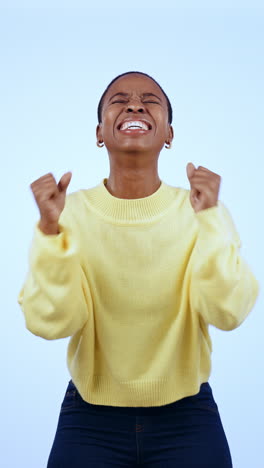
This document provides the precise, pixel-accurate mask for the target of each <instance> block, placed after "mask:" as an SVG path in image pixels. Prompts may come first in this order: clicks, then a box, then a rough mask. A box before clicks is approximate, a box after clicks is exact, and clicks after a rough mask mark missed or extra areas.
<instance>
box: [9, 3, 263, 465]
mask: <svg viewBox="0 0 264 468" xmlns="http://www.w3.org/2000/svg"><path fill="white" fill-rule="evenodd" d="M217 3H218V2H214V5H213V6H211V7H209V6H208V5H210V3H209V2H201V3H200V4H199V7H197V4H196V2H185V3H184V5H185V7H184V8H180V4H179V3H177V2H174V3H169V2H166V1H163V2H162V7H163V9H161V8H160V7H158V6H157V5H155V4H153V2H150V1H148V0H146V1H145V2H137V3H134V6H132V7H130V8H125V7H124V5H125V2H119V3H118V2H111V5H112V8H110V7H109V6H108V7H106V6H105V5H104V2H100V4H99V2H98V9H89V8H88V7H85V2H78V1H77V2H75V7H74V8H72V7H71V6H72V4H71V3H70V2H64V6H63V7H62V3H59V2H57V3H56V2H55V1H53V2H51V1H46V2H45V5H46V8H43V5H44V3H43V5H41V4H40V2H39V3H37V2H35V3H34V4H33V3H32V2H31V3H30V2H9V3H8V5H9V8H8V9H7V8H4V7H5V5H4V4H3V3H2V4H1V8H0V47H1V50H0V53H1V57H0V60H1V105H0V113H1V117H0V118H1V120H0V132H1V138H0V154H1V214H2V221H1V226H2V227H1V246H2V249H1V262H2V279H1V286H2V287H3V289H2V288H1V289H2V294H1V300H2V301H1V302H2V305H1V311H2V313H1V321H2V324H1V374H2V382H1V426H0V427H1V429H0V431H1V434H0V440H1V445H2V448H1V466H2V467H3V468H17V467H23V468H45V467H46V462H47V457H48V454H49V451H50V448H51V445H52V442H53V438H54V434H55V430H56V425H57V419H58V415H59V408H60V404H61V401H62V399H63V396H64V392H65V389H66V385H67V383H68V380H69V379H70V376H69V373H68V370H67V368H66V348H67V343H68V339H63V340H58V341H45V340H43V339H41V338H38V337H35V336H34V335H32V334H31V333H29V332H28V331H27V330H26V328H25V324H24V318H23V314H22V312H21V310H20V307H19V305H18V304H17V295H18V292H19V290H20V288H21V286H22V283H23V281H24V278H25V275H26V272H27V258H28V250H29V246H30V243H31V239H32V234H33V226H34V225H35V222H36V221H37V219H38V209H37V206H36V204H35V202H34V199H33V196H32V194H31V191H30V188H29V185H30V183H31V182H33V181H34V180H35V179H37V178H39V177H40V176H42V175H44V174H46V173H47V172H52V173H53V174H54V176H55V177H56V178H57V180H58V178H60V177H61V176H62V174H63V173H65V172H67V171H68V170H71V171H72V172H73V177H72V181H71V183H70V186H69V189H68V192H72V191H75V190H78V189H80V188H89V187H92V186H95V185H97V184H98V183H99V182H100V181H101V180H102V178H103V177H107V176H108V175H109V162H108V156H107V152H106V150H105V148H104V149H99V148H98V147H97V146H96V144H95V143H96V138H95V127H96V124H97V119H96V109H97V104H98V101H99V98H100V96H101V94H102V93H103V91H104V89H105V87H106V86H107V84H108V83H109V82H110V81H111V80H112V78H114V77H115V76H116V75H118V74H119V73H123V72H125V71H129V70H139V71H143V72H146V73H148V74H150V75H152V76H153V77H154V78H155V79H156V80H157V81H158V82H159V83H160V84H161V86H162V87H163V88H164V90H165V91H166V93H167V94H168V96H169V97H170V99H171V102H172V106H173V110H174V120H173V127H174V131H175V138H174V142H173V147H172V149H171V150H170V151H168V150H165V149H164V150H163V151H162V152H161V154H160V158H159V175H160V178H161V179H163V180H164V181H165V182H167V183H168V184H171V185H174V186H182V187H186V188H189V183H188V179H187V176H186V165H187V163H188V162H189V161H192V162H193V163H194V164H195V165H197V166H198V165H203V166H205V167H207V168H208V169H210V170H212V171H214V172H216V173H218V174H219V175H221V177H222V185H221V192H220V199H221V200H222V201H223V202H224V203H225V204H226V206H227V207H228V208H229V210H230V212H231V214H232V217H233V219H234V222H235V224H236V226H237V229H238V232H239V233H240V236H241V240H242V249H241V254H242V255H243V256H244V258H245V259H246V260H247V262H248V264H249V265H250V267H251V269H252V271H253V272H254V273H255V275H256V277H257V278H258V280H259V283H260V288H261V291H262V285H263V279H262V278H263V247H262V246H263V236H264V232H263V231H264V230H263V169H264V164H263V158H264V152H263V124H264V118H263V108H264V99H263V83H264V73H263V71H264V65H263V60H264V59H263V56H264V55H263V46H264V33H263V31H264V10H263V9H262V8H261V6H260V5H261V2H251V8H249V7H248V5H249V2H245V1H244V2H243V1H240V2H233V3H232V2H230V1H229V2H225V1H222V2H219V5H222V7H221V8H220V7H219V5H217ZM32 5H34V6H35V8H32ZM173 5H174V6H173ZM195 5H196V7H195ZM99 6H100V9H99ZM120 6H121V7H122V8H121V9H120V8H118V7H120ZM159 6H160V4H159ZM263 325H264V320H263V296H262V292H261V293H260V296H259V298H258V301H257V304H256V306H255V307H254V309H253V311H252V312H251V314H250V316H249V317H248V318H247V319H246V321H245V322H244V323H243V324H242V325H241V327H239V328H238V329H236V330H234V331H232V332H223V331H221V330H217V329H215V328H213V327H211V328H210V332H211V337H212V340H213V354H212V363H213V371H212V375H211V378H210V383H211V386H212V388H213V392H214V397H215V399H216V401H217V403H218V406H219V409H220V413H221V417H222V422H223V425H224V428H225V431H226V435H227V438H228V441H229V444H230V449H231V453H232V457H233V463H234V467H235V468H249V467H250V468H251V467H252V468H253V467H254V468H261V467H263V456H262V449H263V416H264V414H263V392H264V377H263Z"/></svg>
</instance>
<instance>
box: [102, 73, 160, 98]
mask: <svg viewBox="0 0 264 468" xmlns="http://www.w3.org/2000/svg"><path fill="white" fill-rule="evenodd" d="M117 92H122V93H128V94H131V93H138V94H143V93H154V94H156V95H157V96H159V97H160V98H161V99H162V101H165V96H164V94H163V92H162V91H161V89H160V88H159V86H158V85H157V84H156V83H155V82H154V81H153V80H152V79H151V78H149V77H148V76H145V75H138V74H136V73H131V74H129V75H125V76H121V77H120V78H118V79H117V80H116V81H115V82H114V83H113V84H112V85H111V86H110V88H109V89H108V91H107V93H106V95H105V100H106V101H107V100H108V99H110V97H111V96H112V95H113V94H115V93H117Z"/></svg>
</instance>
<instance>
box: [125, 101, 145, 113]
mask: <svg viewBox="0 0 264 468" xmlns="http://www.w3.org/2000/svg"><path fill="white" fill-rule="evenodd" d="M126 112H140V113H144V112H145V107H144V105H143V104H142V102H137V101H134V102H130V103H129V104H128V105H127V109H126Z"/></svg>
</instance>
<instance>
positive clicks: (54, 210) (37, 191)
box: [30, 172, 72, 234]
mask: <svg viewBox="0 0 264 468" xmlns="http://www.w3.org/2000/svg"><path fill="white" fill-rule="evenodd" d="M71 177H72V173H71V172H66V173H65V174H64V175H63V176H62V178H61V179H60V181H59V183H58V184H57V183H56V180H55V178H54V176H53V175H52V174H51V173H49V174H46V175H44V176H42V177H40V178H39V179H37V180H35V181H34V182H32V184H31V185H30V188H31V190H32V192H33V195H34V198H35V200H36V203H37V205H38V209H39V212H40V217H41V219H40V223H39V228H40V229H41V230H42V231H43V232H44V234H58V233H59V224H58V222H59V217H60V214H61V212H62V210H63V208H64V206H65V198H66V190H67V188H68V186H69V183H70V181H71Z"/></svg>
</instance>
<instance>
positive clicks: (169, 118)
mask: <svg viewBox="0 0 264 468" xmlns="http://www.w3.org/2000/svg"><path fill="white" fill-rule="evenodd" d="M130 73H137V74H139V75H145V76H147V77H148V78H150V79H151V80H153V81H154V82H155V83H156V84H157V85H158V87H159V88H160V90H161V91H162V92H163V94H164V96H165V98H166V100H167V105H168V121H169V124H171V123H172V107H171V103H170V100H169V98H168V96H167V94H166V93H165V91H164V90H163V89H162V87H161V86H160V85H159V83H158V82H157V81H156V80H154V78H152V76H150V75H148V74H147V73H143V72H139V71H129V72H126V73H122V74H121V75H118V76H116V77H115V78H114V79H113V80H112V81H111V82H110V83H109V85H108V86H107V88H106V90H105V91H104V92H103V94H102V96H101V99H100V101H99V104H98V107H97V118H98V123H101V122H102V107H103V102H104V97H105V95H106V93H107V91H108V90H109V88H110V86H111V85H112V84H113V83H114V82H115V81H116V80H117V79H118V78H120V77H121V76H124V75H129V74H130Z"/></svg>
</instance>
